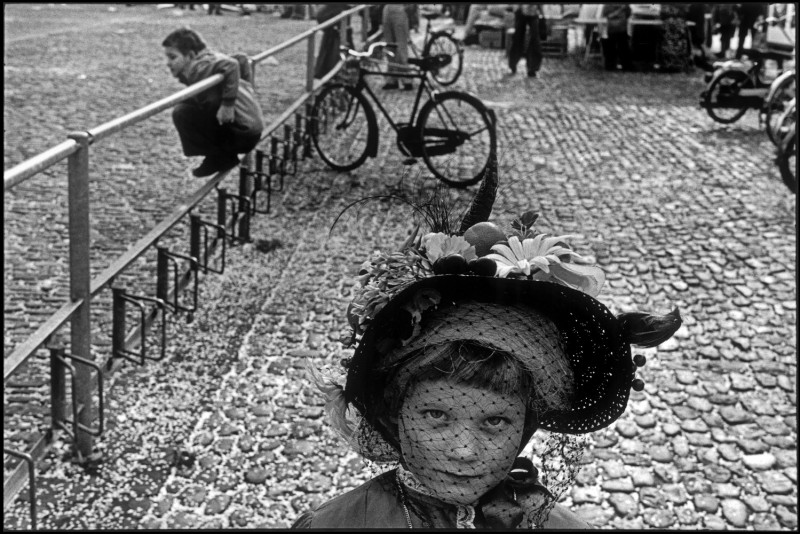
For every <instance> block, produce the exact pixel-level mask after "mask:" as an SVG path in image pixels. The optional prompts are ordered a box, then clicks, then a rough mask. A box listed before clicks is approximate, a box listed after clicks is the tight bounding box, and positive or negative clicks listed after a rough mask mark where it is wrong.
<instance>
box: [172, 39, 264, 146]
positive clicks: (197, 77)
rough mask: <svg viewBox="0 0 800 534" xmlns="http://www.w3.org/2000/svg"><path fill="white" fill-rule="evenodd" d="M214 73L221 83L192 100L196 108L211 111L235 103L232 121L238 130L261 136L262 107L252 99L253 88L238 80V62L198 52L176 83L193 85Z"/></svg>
mask: <svg viewBox="0 0 800 534" xmlns="http://www.w3.org/2000/svg"><path fill="white" fill-rule="evenodd" d="M214 74H222V75H223V76H224V79H223V80H222V83H221V84H220V85H217V86H215V87H212V88H211V89H209V90H208V91H203V92H202V93H200V94H199V95H197V96H195V97H194V98H193V99H192V100H193V101H194V102H195V103H196V104H198V105H199V106H202V107H207V108H210V109H213V110H214V111H216V110H217V109H219V106H220V104H221V103H223V102H224V103H226V104H229V105H230V104H232V103H235V109H236V112H235V118H234V121H233V122H234V125H236V126H237V129H239V130H243V131H245V132H247V133H256V134H260V133H261V131H262V130H263V129H264V118H263V115H262V113H261V106H259V104H258V101H257V100H256V98H255V92H254V90H253V85H252V84H251V83H250V82H248V81H245V80H242V79H240V78H239V62H238V61H236V60H235V59H233V58H232V57H230V56H226V55H225V54H221V53H219V52H214V51H212V50H209V49H205V50H201V51H200V52H199V53H198V54H197V57H196V58H195V60H194V61H193V62H192V63H191V65H190V66H189V68H188V69H187V70H186V71H185V72H184V73H182V74H181V75H180V76H179V77H178V80H179V81H180V82H181V83H183V84H185V85H192V84H195V83H197V82H199V81H202V80H205V79H206V78H210V77H211V76H213V75H214Z"/></svg>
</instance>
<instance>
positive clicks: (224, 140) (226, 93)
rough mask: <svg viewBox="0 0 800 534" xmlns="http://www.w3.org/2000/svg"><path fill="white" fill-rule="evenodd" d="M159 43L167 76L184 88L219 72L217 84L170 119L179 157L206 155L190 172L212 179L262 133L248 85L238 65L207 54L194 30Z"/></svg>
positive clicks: (261, 121)
mask: <svg viewBox="0 0 800 534" xmlns="http://www.w3.org/2000/svg"><path fill="white" fill-rule="evenodd" d="M161 44H162V46H163V47H164V53H165V54H166V56H167V66H168V67H169V69H170V72H171V73H172V75H173V76H175V77H176V78H177V79H178V80H179V81H180V82H181V83H183V84H184V85H193V84H195V83H197V82H199V81H201V80H205V79H206V78H210V77H211V76H213V75H215V74H222V76H223V80H222V83H221V84H219V85H216V86H214V87H212V88H211V89H208V90H206V91H204V92H202V93H200V94H199V95H197V96H195V97H193V98H191V99H189V100H186V101H184V102H181V103H180V104H177V105H176V106H175V107H174V108H173V110H172V120H173V122H174V123H175V128H176V129H177V130H178V136H179V137H180V140H181V145H182V146H183V153H184V154H185V155H186V156H205V159H204V160H203V163H202V164H201V165H200V166H199V167H197V168H196V169H194V170H193V171H192V174H194V175H195V176H197V177H202V176H210V175H212V174H215V173H217V172H220V171H223V170H226V169H230V168H231V167H233V166H234V165H236V164H238V163H239V158H238V156H237V154H243V153H246V152H250V151H251V150H253V149H254V148H255V146H256V145H257V144H258V142H259V141H260V140H261V132H262V131H263V129H264V119H263V115H262V112H261V106H260V105H259V104H258V101H257V100H256V97H255V92H254V90H253V86H252V84H251V83H250V82H248V81H246V80H243V79H241V78H240V65H239V61H237V60H236V59H234V58H232V57H230V56H227V55H225V54H222V53H219V52H214V51H212V50H209V49H208V48H207V47H206V43H205V42H204V41H203V39H202V37H201V36H200V35H199V34H198V33H197V32H195V31H194V30H191V29H189V28H180V29H178V30H175V31H174V32H172V33H170V34H169V35H168V36H167V37H166V39H164V41H163V42H162V43H161Z"/></svg>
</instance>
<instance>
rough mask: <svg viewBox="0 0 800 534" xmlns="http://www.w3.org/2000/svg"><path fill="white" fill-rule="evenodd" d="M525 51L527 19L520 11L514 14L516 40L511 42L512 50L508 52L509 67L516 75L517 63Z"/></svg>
mask: <svg viewBox="0 0 800 534" xmlns="http://www.w3.org/2000/svg"><path fill="white" fill-rule="evenodd" d="M524 49H525V17H524V16H523V15H522V13H520V12H519V11H517V12H515V13H514V38H513V39H512V40H511V49H509V51H508V67H509V68H510V69H511V72H512V73H514V74H516V72H517V63H519V60H520V59H522V52H523V50H524Z"/></svg>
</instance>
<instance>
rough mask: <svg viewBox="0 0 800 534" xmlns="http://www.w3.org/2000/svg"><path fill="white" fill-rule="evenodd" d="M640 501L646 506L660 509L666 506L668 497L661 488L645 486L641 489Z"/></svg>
mask: <svg viewBox="0 0 800 534" xmlns="http://www.w3.org/2000/svg"><path fill="white" fill-rule="evenodd" d="M639 502H640V503H641V505H642V506H644V507H646V508H654V509H660V508H664V507H665V506H666V504H667V498H666V496H665V495H664V494H663V493H662V492H661V490H660V489H659V488H651V487H645V488H640V489H639Z"/></svg>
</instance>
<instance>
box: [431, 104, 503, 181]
mask: <svg viewBox="0 0 800 534" xmlns="http://www.w3.org/2000/svg"><path fill="white" fill-rule="evenodd" d="M417 124H418V125H419V128H420V130H419V132H420V138H421V140H422V158H423V160H424V161H425V165H427V166H428V168H429V169H430V170H431V172H432V173H433V175H434V176H435V177H436V178H438V179H439V180H441V181H443V182H445V183H446V184H448V185H451V186H453V187H467V186H469V185H472V184H475V183H477V182H479V181H480V180H481V178H483V175H484V174H485V173H486V166H487V164H488V162H489V156H490V154H491V152H492V150H494V149H495V147H496V145H495V143H496V132H495V123H494V115H493V113H492V111H491V110H489V109H488V108H487V107H486V106H485V105H484V103H483V102H481V101H480V100H479V99H478V98H476V97H474V96H472V95H470V94H467V93H461V92H457V91H448V92H445V93H441V94H439V95H435V96H434V97H433V98H431V99H430V100H428V101H427V102H425V105H424V106H422V109H421V110H420V112H419V122H418V123H417Z"/></svg>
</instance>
